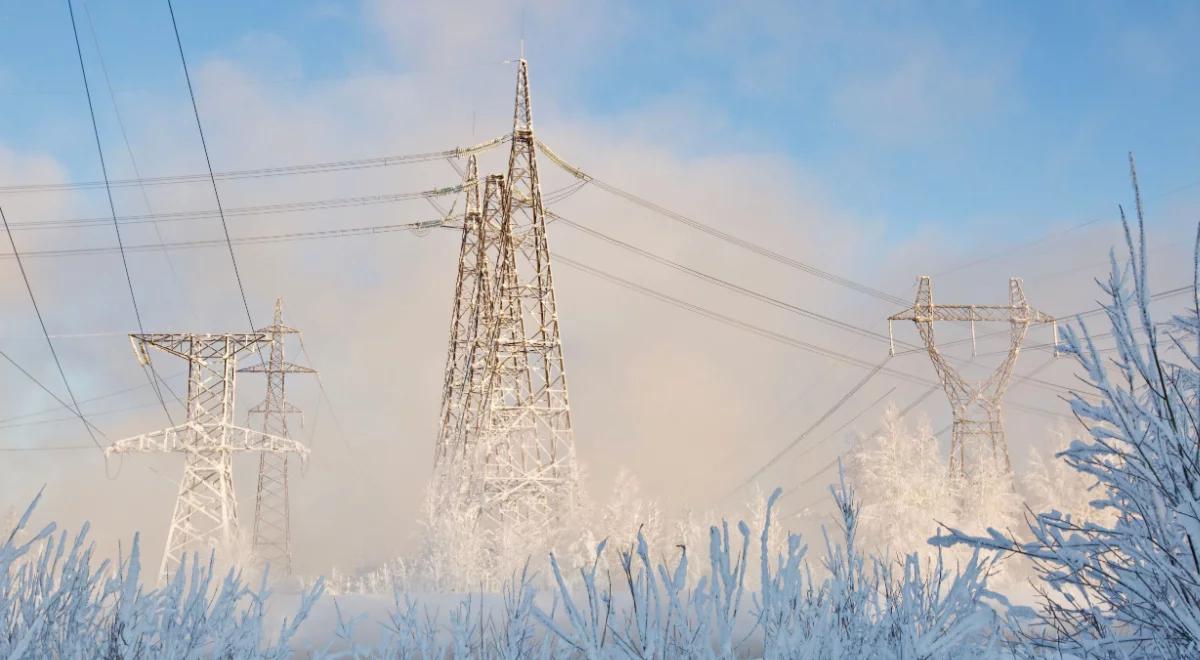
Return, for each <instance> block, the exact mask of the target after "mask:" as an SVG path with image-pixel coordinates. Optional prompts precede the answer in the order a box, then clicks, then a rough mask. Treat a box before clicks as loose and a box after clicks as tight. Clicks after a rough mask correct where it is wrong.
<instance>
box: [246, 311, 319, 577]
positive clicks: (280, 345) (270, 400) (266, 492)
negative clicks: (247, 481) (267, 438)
mask: <svg viewBox="0 0 1200 660" xmlns="http://www.w3.org/2000/svg"><path fill="white" fill-rule="evenodd" d="M258 332H261V333H263V334H265V335H268V336H269V337H270V338H271V357H270V359H269V360H268V361H267V362H266V363H265V364H264V363H261V362H260V363H259V364H256V365H251V366H249V367H243V368H242V369H238V371H240V372H242V373H259V374H266V376H267V396H266V398H265V399H263V401H262V403H260V404H258V405H257V406H255V407H253V408H251V409H250V415H260V416H261V421H262V430H263V433H267V434H270V435H273V436H278V437H280V438H289V437H291V436H290V435H289V434H288V415H293V414H297V413H299V412H300V409H299V408H297V407H296V406H294V405H292V404H291V403H290V402H288V400H287V375H288V374H315V373H316V371H315V370H313V369H310V368H309V367H304V366H300V365H298V364H292V363H291V362H288V361H287V360H285V359H284V341H285V339H286V337H287V336H288V335H294V334H299V333H300V331H299V330H296V329H295V328H290V327H288V326H286V325H284V324H283V299H282V298H277V299H276V300H275V319H274V323H272V324H271V325H270V326H268V327H266V328H262V329H260V330H258ZM288 459H289V456H288V454H287V453H286V452H270V451H264V452H262V453H261V454H259V457H258V494H257V496H256V497H255V500H254V529H253V534H252V535H251V551H252V552H253V553H254V558H255V559H256V560H258V561H260V562H265V563H267V564H269V565H270V566H272V567H274V568H277V569H280V570H282V571H283V574H284V575H291V573H292V527H291V507H290V505H289V500H288Z"/></svg>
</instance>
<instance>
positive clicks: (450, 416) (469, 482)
mask: <svg viewBox="0 0 1200 660" xmlns="http://www.w3.org/2000/svg"><path fill="white" fill-rule="evenodd" d="M534 144H535V140H534V135H533V120H532V111H531V104H530V90H529V72H528V65H527V64H526V62H525V60H524V59H522V60H520V61H519V63H518V72H517V93H516V103H515V108H514V115H513V133H512V141H511V151H510V153H509V160H508V174H507V176H504V177H500V176H494V175H493V176H489V177H488V178H487V182H486V185H485V187H484V195H483V203H482V205H480V204H479V202H478V188H473V187H472V186H471V185H468V187H467V190H468V205H467V224H466V226H465V227H464V229H463V242H462V246H461V249H460V252H459V268H458V271H459V272H458V280H457V284H456V290H455V306H454V313H453V317H452V319H451V340H450V352H449V357H448V358H447V363H446V364H447V366H446V381H445V383H446V384H445V387H444V388H443V405H442V426H441V430H440V433H439V440H438V447H437V451H436V454H435V455H436V457H437V458H436V461H437V462H438V465H439V467H438V469H437V470H436V475H438V476H436V477H435V478H437V479H442V480H443V483H445V484H446V485H447V487H448V490H449V491H451V492H453V493H455V494H456V495H455V496H456V497H458V498H459V501H460V502H461V503H462V505H463V506H465V507H466V509H467V510H472V511H474V512H476V514H477V515H478V517H479V520H481V521H484V522H486V524H487V525H488V526H490V527H492V528H495V529H497V530H498V531H499V532H501V535H513V534H518V535H519V534H526V533H534V532H535V530H539V529H540V531H542V532H543V533H544V532H545V531H546V530H547V529H548V527H549V526H550V525H551V524H552V523H553V522H554V521H555V520H558V519H560V517H561V516H562V514H564V513H565V512H566V511H569V510H570V507H571V506H572V505H573V502H574V497H575V494H576V490H577V488H578V483H577V482H578V468H577V466H576V460H575V442H574V436H573V432H572V427H571V412H570V406H569V403H568V396H567V378H566V368H565V364H564V361H563V353H562V336H561V332H560V329H559V324H558V310H557V303H556V300H555V296H554V280H553V276H552V273H551V266H550V250H549V247H548V245H547V242H546V222H545V216H546V213H545V209H544V207H543V205H542V192H541V184H540V182H539V180H538V170H537V157H536V154H535V152H534ZM474 167H475V166H474V163H472V164H471V169H470V171H469V173H468V178H471V177H477V175H476V174H474V171H475V170H474ZM472 191H473V192H472ZM472 196H473V197H472ZM472 199H474V201H472ZM449 475H455V476H449Z"/></svg>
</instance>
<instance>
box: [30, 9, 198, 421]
mask: <svg viewBox="0 0 1200 660" xmlns="http://www.w3.org/2000/svg"><path fill="white" fill-rule="evenodd" d="M67 11H68V13H70V15H71V34H72V35H73V36H74V37H75V53H76V55H78V56H79V73H80V75H81V77H82V78H83V92H84V95H85V96H86V97H87V104H88V116H89V117H90V118H91V120H92V136H93V137H94V138H95V139H96V154H97V155H98V156H99V157H100V172H101V174H102V175H103V176H104V192H105V193H106V195H107V197H108V210H109V212H110V214H111V216H112V226H113V231H115V232H116V234H117V248H118V250H120V253H121V265H122V266H123V267H124V269H125V284H126V285H128V287H129V300H130V301H131V302H132V303H133V316H134V318H135V319H136V320H137V327H138V332H140V333H143V334H144V333H145V332H146V329H145V328H144V327H143V326H142V310H141V308H140V307H138V301H137V294H136V293H134V290H133V276H132V275H130V274H129V260H128V259H127V258H126V257H125V240H124V239H123V238H122V237H121V225H120V224H119V223H118V222H117V206H116V204H115V203H114V202H113V194H112V188H111V187H110V186H109V185H108V164H107V163H105V162H104V147H103V145H102V144H101V142H100V126H99V124H97V123H96V107H95V105H94V104H93V103H92V88H91V85H89V84H88V77H87V67H85V66H84V64H83V46H81V45H80V44H79V28H78V26H77V25H76V24H75V5H74V3H73V2H72V1H71V0H67ZM159 242H161V236H160V239H159ZM16 251H17V249H16V245H15V244H14V245H13V253H14V254H15V253H16ZM149 368H150V369H153V367H149ZM142 373H143V374H145V376H146V380H148V381H150V385H151V387H152V388H153V389H154V395H155V396H156V397H158V402H159V404H161V405H162V410H163V413H164V414H166V416H167V421H168V422H169V423H170V425H171V426H175V420H174V419H173V418H172V417H171V411H170V410H168V409H167V402H166V400H164V399H163V395H162V390H161V389H159V387H158V381H157V380H156V379H155V378H154V377H153V376H151V375H150V372H149V371H147V365H145V364H143V365H142Z"/></svg>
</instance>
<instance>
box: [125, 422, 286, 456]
mask: <svg viewBox="0 0 1200 660" xmlns="http://www.w3.org/2000/svg"><path fill="white" fill-rule="evenodd" d="M174 451H178V452H190V451H231V452H233V451H247V452H269V453H275V454H281V453H288V452H290V453H294V454H299V455H300V458H301V460H305V461H307V460H308V447H305V446H304V445H302V444H300V443H299V442H296V441H295V440H291V439H288V438H283V437H280V436H277V435H272V434H270V433H264V432H262V431H255V430H253V429H248V428H244V427H241V426H234V425H232V424H229V425H221V426H216V427H213V428H208V429H205V428H204V427H202V426H201V425H199V424H196V423H194V422H187V423H184V424H179V425H178V426H172V427H169V428H165V429H161V430H159V431H153V432H151V433H143V434H141V435H135V436H133V437H130V438H124V439H122V440H118V441H116V442H114V443H112V444H111V445H109V447H108V448H107V449H105V450H104V454H105V456H112V455H114V454H130V453H165V452H174Z"/></svg>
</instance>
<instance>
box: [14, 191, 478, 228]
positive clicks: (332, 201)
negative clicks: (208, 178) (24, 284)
mask: <svg viewBox="0 0 1200 660" xmlns="http://www.w3.org/2000/svg"><path fill="white" fill-rule="evenodd" d="M462 190H463V187H462V186H461V185H457V186H448V187H445V188H437V189H434V190H420V191H415V192H403V193H382V194H377V195H356V196H352V197H331V198H325V199H314V200H306V201H295V202H275V203H271V204H257V205H253V206H235V207H231V208H227V209H224V213H225V216H226V217H234V216H241V215H274V214H278V213H299V212H304V211H320V210H325V209H334V208H344V207H350V206H373V205H377V204H392V203H395V202H403V201H408V200H414V199H421V198H426V199H428V198H432V197H442V196H445V195H452V194H455V193H459V192H462ZM218 217H220V214H219V213H217V212H216V211H212V210H207V209H200V210H191V211H160V212H151V213H141V214H135V215H123V216H117V220H118V221H119V222H120V223H121V224H122V225H130V224H142V223H146V222H149V223H154V224H157V223H159V222H184V221H191V220H207V219H211V218H218ZM110 222H112V218H108V217H99V218H98V217H82V218H57V219H49V220H26V221H14V222H12V223H11V226H12V228H13V230H14V231H20V230H38V229H63V228H66V229H70V228H75V227H90V226H93V225H100V224H108V223H110Z"/></svg>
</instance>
